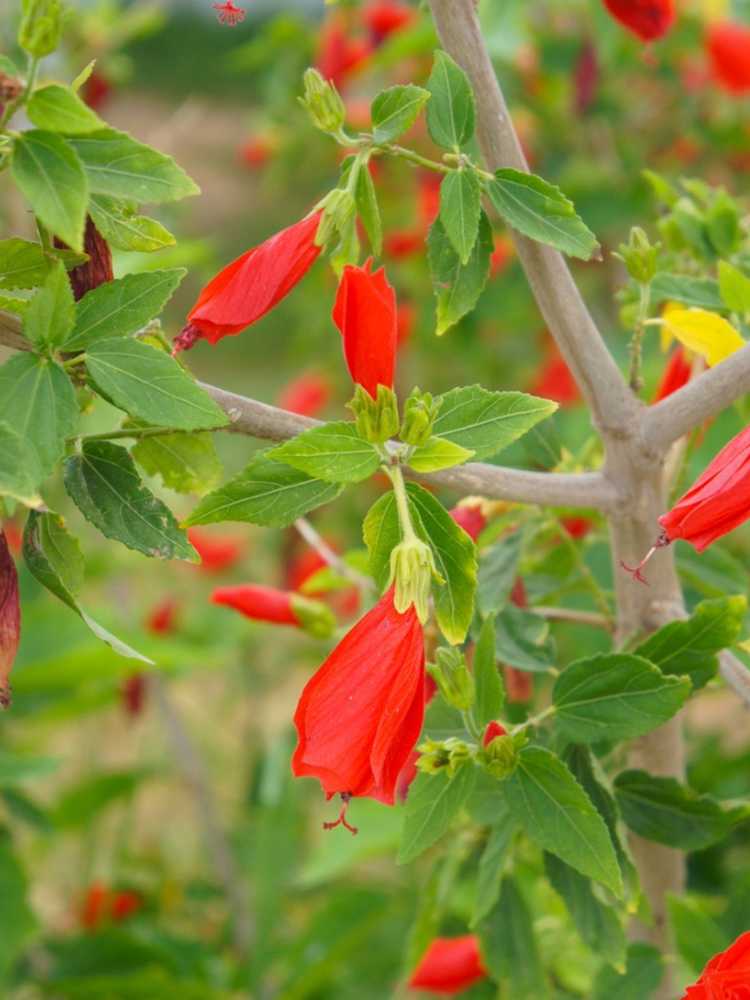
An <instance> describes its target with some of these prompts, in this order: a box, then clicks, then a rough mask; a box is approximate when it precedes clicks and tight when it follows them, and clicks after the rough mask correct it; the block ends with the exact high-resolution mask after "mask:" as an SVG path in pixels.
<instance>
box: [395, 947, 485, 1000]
mask: <svg viewBox="0 0 750 1000" xmlns="http://www.w3.org/2000/svg"><path fill="white" fill-rule="evenodd" d="M486 975H487V970H486V969H485V967H484V963H483V962H482V955H481V952H480V950H479V939H478V938H477V936H476V934H465V935H464V936H463V937H457V938H435V940H434V941H433V942H432V944H431V945H430V946H429V948H428V949H427V951H426V952H425V953H424V955H423V956H422V959H421V960H420V962H419V965H417V967H416V969H415V970H414V972H413V973H412V974H411V978H410V979H409V987H410V988H411V989H413V990H424V991H425V992H428V993H440V994H442V995H443V996H453V995H454V994H456V993H461V991H462V990H465V989H468V988H469V986H471V985H473V984H474V983H476V982H479V980H480V979H484V978H485V976H486Z"/></svg>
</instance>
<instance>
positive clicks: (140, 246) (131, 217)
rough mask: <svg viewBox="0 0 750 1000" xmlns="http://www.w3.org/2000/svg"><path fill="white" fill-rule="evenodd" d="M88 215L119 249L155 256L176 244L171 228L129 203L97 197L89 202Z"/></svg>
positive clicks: (106, 237) (110, 242) (106, 238)
mask: <svg viewBox="0 0 750 1000" xmlns="http://www.w3.org/2000/svg"><path fill="white" fill-rule="evenodd" d="M89 212H90V214H91V218H92V219H93V220H94V223H95V224H96V228H97V229H98V230H99V232H100V233H101V234H102V236H103V237H104V239H105V240H106V241H107V243H109V244H110V246H113V247H115V248H116V249H118V250H131V251H135V252H136V253H153V252H154V251H155V250H162V249H163V248H164V247H171V246H174V244H175V238H174V236H173V235H172V234H171V233H170V232H169V230H168V229H165V228H164V226H162V224H161V223H160V222H157V221H156V219H149V217H148V216H147V215H138V213H137V212H136V210H135V209H134V208H133V207H132V206H131V205H130V204H129V203H128V202H123V201H118V200H117V199H116V198H107V197H106V196H105V195H101V194H100V195H94V196H93V197H92V198H91V200H90V201H89Z"/></svg>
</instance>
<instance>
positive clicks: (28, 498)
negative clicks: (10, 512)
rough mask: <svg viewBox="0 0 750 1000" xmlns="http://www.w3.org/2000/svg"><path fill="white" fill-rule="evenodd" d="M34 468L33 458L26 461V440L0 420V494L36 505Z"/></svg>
mask: <svg viewBox="0 0 750 1000" xmlns="http://www.w3.org/2000/svg"><path fill="white" fill-rule="evenodd" d="M0 371H1V369H0ZM36 469H37V463H36V461H35V460H32V462H30V463H28V451H27V446H26V441H25V440H24V439H23V438H22V437H21V435H20V434H18V433H17V432H16V431H14V430H13V428H12V427H11V426H10V424H8V423H7V422H5V421H0V496H2V495H5V496H10V497H13V498H14V499H16V500H20V501H21V502H23V503H28V504H29V505H30V506H37V505H38V504H39V503H40V502H41V499H40V497H39V495H38V493H37V483H36V478H37V477H36Z"/></svg>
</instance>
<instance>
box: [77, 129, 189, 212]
mask: <svg viewBox="0 0 750 1000" xmlns="http://www.w3.org/2000/svg"><path fill="white" fill-rule="evenodd" d="M71 145H72V146H73V148H74V149H75V151H76V152H77V153H78V156H79V157H80V159H81V162H82V163H83V168H84V170H85V171H86V176H87V177H88V180H89V185H90V188H91V192H92V194H106V195H111V196H112V197H113V198H126V199H130V200H132V201H136V202H139V203H140V202H165V201H179V200H180V199H181V198H186V197H187V196H188V195H193V194H199V193H200V189H199V188H198V186H197V184H195V182H194V181H192V180H191V179H190V177H188V175H187V174H186V173H185V171H184V170H183V169H182V168H181V167H178V166H177V164H176V163H175V162H174V160H173V159H172V157H171V156H166V155H165V154H164V153H159V152H157V150H155V149H152V148H151V146H146V145H145V144H144V143H142V142H138V141H137V140H136V139H133V138H132V136H129V135H128V134H127V133H126V132H118V131H117V130H116V129H113V128H105V129H101V130H100V131H98V132H94V133H92V134H91V135H87V136H86V137H85V138H80V139H72V140H71Z"/></svg>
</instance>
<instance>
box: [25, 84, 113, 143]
mask: <svg viewBox="0 0 750 1000" xmlns="http://www.w3.org/2000/svg"><path fill="white" fill-rule="evenodd" d="M26 114H27V115H28V116H29V118H30V119H31V121H32V122H33V123H34V124H35V125H36V126H37V128H43V129H47V130H48V131H50V132H61V133H62V134H63V135H84V134H85V133H87V132H95V131H96V130H97V129H100V128H106V125H105V123H104V122H103V121H102V120H101V118H100V117H99V115H98V114H97V113H96V112H95V111H92V109H91V108H90V107H89V106H88V104H85V103H84V102H83V101H82V100H81V98H80V97H79V96H78V95H77V94H76V93H75V92H74V91H73V90H71V89H70V88H69V87H63V86H61V84H59V83H50V84H47V85H46V86H44V87H38V88H37V89H36V90H35V91H34V93H33V94H32V95H31V98H30V99H29V102H28V104H27V105H26Z"/></svg>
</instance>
